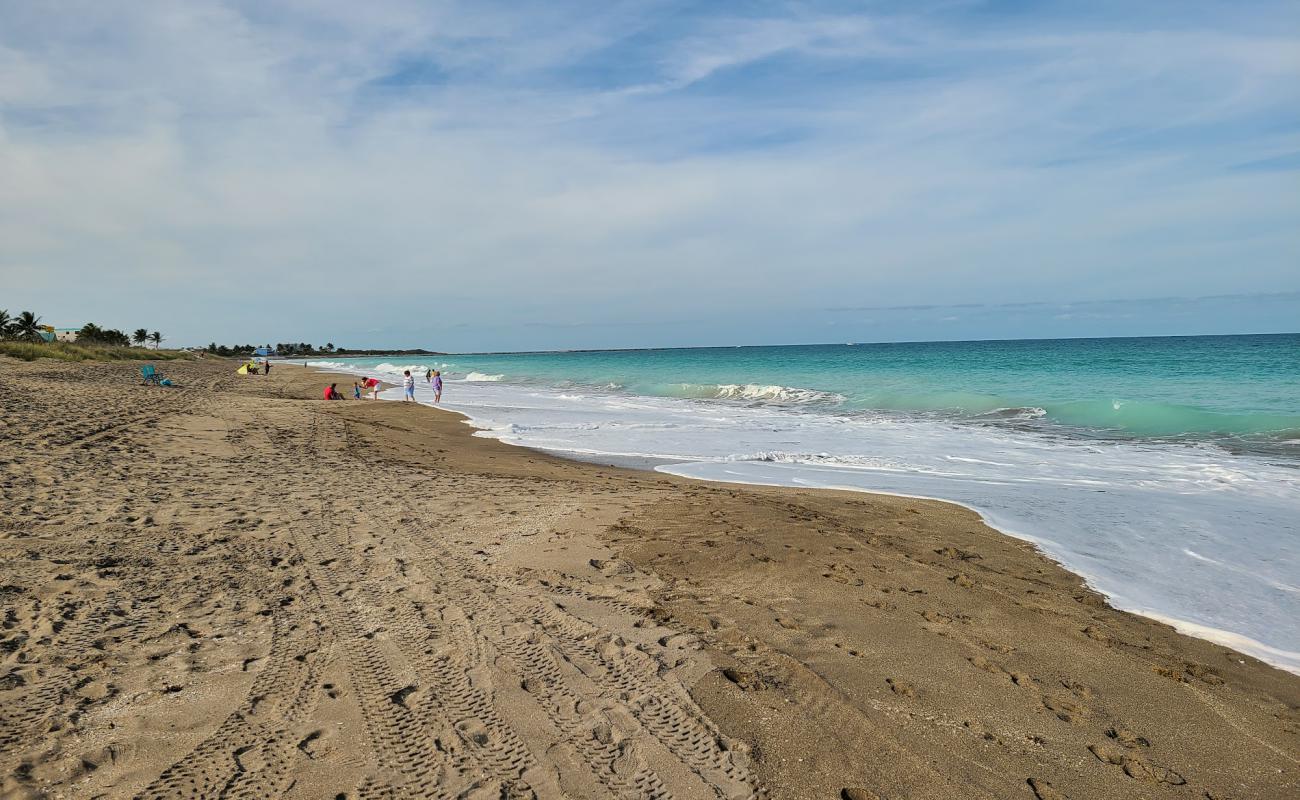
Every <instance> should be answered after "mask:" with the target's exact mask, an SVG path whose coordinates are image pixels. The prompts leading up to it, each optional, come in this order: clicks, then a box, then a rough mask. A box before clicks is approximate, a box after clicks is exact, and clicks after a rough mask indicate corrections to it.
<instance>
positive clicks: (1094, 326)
mask: <svg viewBox="0 0 1300 800" xmlns="http://www.w3.org/2000/svg"><path fill="white" fill-rule="evenodd" d="M0 187H3V189H0V308H6V307H7V308H9V310H10V311H11V312H13V311H16V310H19V309H26V308H32V309H33V310H36V311H38V312H39V313H42V314H43V315H44V316H45V318H46V319H47V321H49V322H51V323H53V324H58V325H64V324H68V325H72V324H80V323H81V322H84V321H87V320H94V321H96V322H98V323H100V324H106V325H114V326H121V327H125V328H130V329H134V328H135V327H138V326H140V325H146V326H148V327H151V328H154V327H156V328H160V329H162V330H163V331H164V332H165V333H166V334H167V335H168V338H169V339H170V340H171V341H172V342H173V343H176V344H183V343H203V342H207V341H210V340H212V339H216V340H218V341H226V342H234V341H255V342H263V341H271V342H275V341H287V340H294V341H300V340H308V341H315V342H324V341H327V340H328V341H333V342H334V343H336V344H344V345H347V346H352V347H362V346H409V347H414V346H424V347H429V348H436V349H447V350H466V349H497V348H512V349H513V348H552V347H627V346H662V345H691V344H742V343H777V342H823V341H880V340H895V339H912V340H915V339H964V338H995V337H1033V336H1104V335H1140V334H1185V333H1228V332H1256V331H1258V332H1264V331H1288V330H1296V328H1297V327H1298V326H1297V324H1296V320H1300V5H1297V4H1296V3H1294V2H1277V3H1274V2H1234V3H1226V2H1225V3H1206V2H1195V1H1194V0H1193V1H1191V2H1168V3H1163V2H1147V3H1137V4H1135V3H1117V2H1105V1H1104V0H1103V1H1102V2H1089V3H1075V2H1070V3H1066V2H1043V3H1028V2H985V3H979V2H961V1H960V0H950V1H948V2H924V1H923V0H922V1H920V2H883V3H870V2H867V3H861V2H858V3H848V2H839V3H836V2H828V3H812V2H808V3H798V2H770V3H765V2H758V3H744V4H731V3H722V2H710V3H682V2H662V3H661V2H636V3H630V2H624V3H620V2H603V3H565V2H560V1H558V0H557V1H554V2H543V3H528V2H511V3H492V2H483V1H480V2H472V3H432V2H371V3H364V4H358V3H341V2H330V3H324V2H308V1H307V0H293V1H292V2H280V3H271V2H215V1H210V0H194V1H193V2H187V3H172V2H149V1H147V0H141V1H133V2H120V3H114V2H95V3H88V2H85V3H59V2H50V3H29V2H20V1H19V2H11V1H10V0H0Z"/></svg>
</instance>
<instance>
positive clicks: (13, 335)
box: [0, 309, 190, 361]
mask: <svg viewBox="0 0 1300 800" xmlns="http://www.w3.org/2000/svg"><path fill="white" fill-rule="evenodd" d="M76 336H77V338H76V341H75V342H68V341H57V340H56V339H55V329H54V328H53V327H51V326H49V325H45V324H43V323H42V322H41V317H40V315H39V314H36V313H35V312H33V311H22V312H20V313H19V314H18V315H17V316H11V315H10V314H9V310H8V309H0V356H9V357H10V358H18V359H22V360H23V361H34V360H36V359H38V358H53V359H57V360H59V361H124V360H125V361H143V360H151V359H159V360H170V359H175V358H187V357H190V355H189V353H188V352H186V351H182V350H163V349H161V348H160V345H161V344H162V342H163V335H162V334H161V333H160V332H158V331H154V332H153V333H149V332H148V331H147V330H146V329H145V328H140V329H139V330H137V331H136V332H135V334H134V335H131V336H128V335H127V334H126V333H125V332H123V331H120V330H118V329H116V328H105V327H102V326H100V325H98V324H96V323H94V322H87V323H86V324H85V325H82V326H81V327H80V328H79V329H77V332H76ZM133 341H134V342H135V344H137V345H143V344H145V343H146V342H153V349H152V350H146V349H145V348H144V347H132V346H131V344H132V342H133Z"/></svg>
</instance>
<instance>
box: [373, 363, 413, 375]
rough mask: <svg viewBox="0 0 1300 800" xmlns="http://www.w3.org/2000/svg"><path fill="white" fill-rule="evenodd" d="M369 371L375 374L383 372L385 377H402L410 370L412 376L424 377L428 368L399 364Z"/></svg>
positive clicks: (381, 366) (384, 365)
mask: <svg viewBox="0 0 1300 800" xmlns="http://www.w3.org/2000/svg"><path fill="white" fill-rule="evenodd" d="M367 369H369V370H372V371H374V372H382V373H384V374H385V375H401V374H402V373H404V372H406V371H407V370H408V369H409V370H410V371H411V374H412V375H423V374H424V373H425V371H426V370H427V369H428V367H426V366H425V365H423V364H406V365H405V366H402V365H398V364H379V365H376V366H374V367H368V368H367Z"/></svg>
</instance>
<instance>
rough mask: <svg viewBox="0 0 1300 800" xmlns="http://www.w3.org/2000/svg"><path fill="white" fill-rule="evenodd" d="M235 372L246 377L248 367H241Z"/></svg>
mask: <svg viewBox="0 0 1300 800" xmlns="http://www.w3.org/2000/svg"><path fill="white" fill-rule="evenodd" d="M235 372H237V373H239V374H240V375H247V374H248V365H247V364H245V365H243V366H242V367H240V368H239V369H237V370H235Z"/></svg>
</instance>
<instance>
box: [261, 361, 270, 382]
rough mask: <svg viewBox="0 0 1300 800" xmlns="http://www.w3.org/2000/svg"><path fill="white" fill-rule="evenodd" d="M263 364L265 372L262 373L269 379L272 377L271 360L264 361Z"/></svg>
mask: <svg viewBox="0 0 1300 800" xmlns="http://www.w3.org/2000/svg"><path fill="white" fill-rule="evenodd" d="M262 363H263V367H262V370H263V372H262V374H263V375H265V376H267V377H270V376H271V359H269V358H268V359H267V360H266V361H264V362H262Z"/></svg>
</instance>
